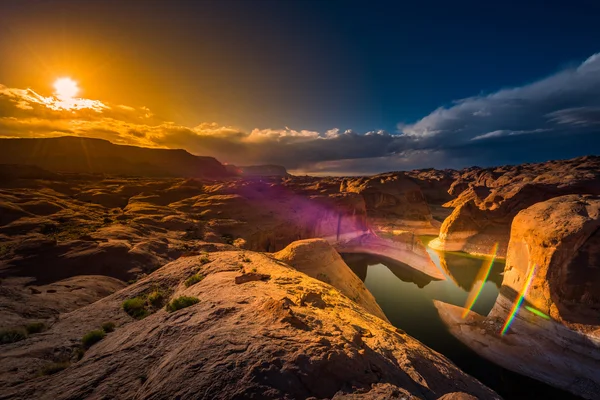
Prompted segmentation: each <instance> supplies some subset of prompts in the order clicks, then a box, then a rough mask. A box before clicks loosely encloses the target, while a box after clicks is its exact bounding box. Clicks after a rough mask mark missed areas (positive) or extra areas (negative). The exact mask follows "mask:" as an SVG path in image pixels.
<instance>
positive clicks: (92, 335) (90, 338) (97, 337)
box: [81, 329, 106, 348]
mask: <svg viewBox="0 0 600 400" xmlns="http://www.w3.org/2000/svg"><path fill="white" fill-rule="evenodd" d="M104 336H106V333H104V331H101V330H100V329H95V330H93V331H89V332H88V333H86V334H85V335H83V337H82V338H81V343H82V344H83V345H84V346H85V347H87V348H89V347H92V346H93V345H95V344H96V343H98V342H99V341H101V340H102V339H104Z"/></svg>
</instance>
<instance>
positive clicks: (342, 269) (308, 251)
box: [273, 239, 389, 322]
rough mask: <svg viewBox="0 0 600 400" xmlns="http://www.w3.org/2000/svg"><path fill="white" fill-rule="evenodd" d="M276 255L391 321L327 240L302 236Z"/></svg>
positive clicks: (371, 311)
mask: <svg viewBox="0 0 600 400" xmlns="http://www.w3.org/2000/svg"><path fill="white" fill-rule="evenodd" d="M273 256H274V257H275V258H277V259H278V260H281V261H283V262H285V263H286V264H288V265H291V266H292V267H294V268H296V269H297V270H298V271H300V272H304V273H305V274H306V275H308V276H310V277H312V278H316V279H318V280H320V281H322V282H325V283H328V284H330V285H332V286H333V287H335V288H337V289H338V290H339V291H340V292H342V293H343V294H344V295H345V296H346V297H348V298H350V299H352V300H354V301H355V302H356V303H358V304H360V305H361V306H362V307H363V308H364V309H365V310H367V311H368V312H370V313H371V314H373V315H375V316H377V317H379V318H381V319H382V320H384V321H387V322H389V321H388V319H387V317H386V316H385V314H384V313H383V311H382V310H381V307H379V305H378V304H377V302H376V301H375V298H374V297H373V295H372V294H371V292H369V291H368V290H367V288H366V287H365V285H364V284H363V282H362V281H361V280H360V279H359V278H358V277H357V276H356V275H355V274H354V273H353V272H352V270H351V269H350V267H348V265H346V263H345V262H344V260H343V259H342V257H340V255H339V254H338V253H337V252H336V251H335V249H334V248H333V247H332V246H331V245H330V244H329V243H328V242H327V241H326V240H324V239H306V240H299V241H296V242H293V243H292V244H290V245H289V246H287V247H286V248H285V249H283V250H281V251H280V252H277V253H275V254H274V255H273Z"/></svg>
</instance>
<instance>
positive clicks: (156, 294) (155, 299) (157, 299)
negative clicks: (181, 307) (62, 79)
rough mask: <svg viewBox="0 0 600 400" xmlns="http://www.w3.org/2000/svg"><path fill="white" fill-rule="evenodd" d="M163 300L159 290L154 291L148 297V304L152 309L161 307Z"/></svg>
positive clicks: (163, 296) (163, 295)
mask: <svg viewBox="0 0 600 400" xmlns="http://www.w3.org/2000/svg"><path fill="white" fill-rule="evenodd" d="M164 300H165V294H164V293H163V292H162V291H161V290H160V289H154V290H153V291H152V292H151V293H150V294H149V295H148V302H149V303H150V304H152V306H154V307H157V308H158V307H162V305H163V302H164Z"/></svg>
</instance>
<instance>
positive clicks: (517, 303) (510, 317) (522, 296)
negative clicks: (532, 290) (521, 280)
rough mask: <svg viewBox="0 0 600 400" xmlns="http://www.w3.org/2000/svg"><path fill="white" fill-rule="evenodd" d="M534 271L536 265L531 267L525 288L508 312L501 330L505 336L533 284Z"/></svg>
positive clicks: (501, 333)
mask: <svg viewBox="0 0 600 400" xmlns="http://www.w3.org/2000/svg"><path fill="white" fill-rule="evenodd" d="M534 272H535V265H534V266H533V267H532V268H531V270H529V274H527V279H526V280H525V285H524V286H523V288H522V289H521V291H520V292H519V295H518V296H517V298H516V300H515V304H514V305H513V308H512V310H510V313H509V314H508V318H507V319H506V323H505V324H504V327H503V328H502V331H501V332H500V335H501V336H504V334H505V333H506V332H507V331H508V328H509V327H510V325H511V324H512V322H513V320H514V319H515V317H516V316H517V312H518V311H519V308H520V307H521V304H523V300H524V299H525V295H526V294H527V291H528V290H529V286H530V285H531V281H532V280H533V274H534ZM536 311H537V310H536Z"/></svg>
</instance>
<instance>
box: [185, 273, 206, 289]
mask: <svg viewBox="0 0 600 400" xmlns="http://www.w3.org/2000/svg"><path fill="white" fill-rule="evenodd" d="M202 279H204V275H202V274H194V275H192V276H190V277H189V278H187V279H186V280H185V286H186V287H190V286H192V285H195V284H196V283H198V282H200V281H201V280H202Z"/></svg>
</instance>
